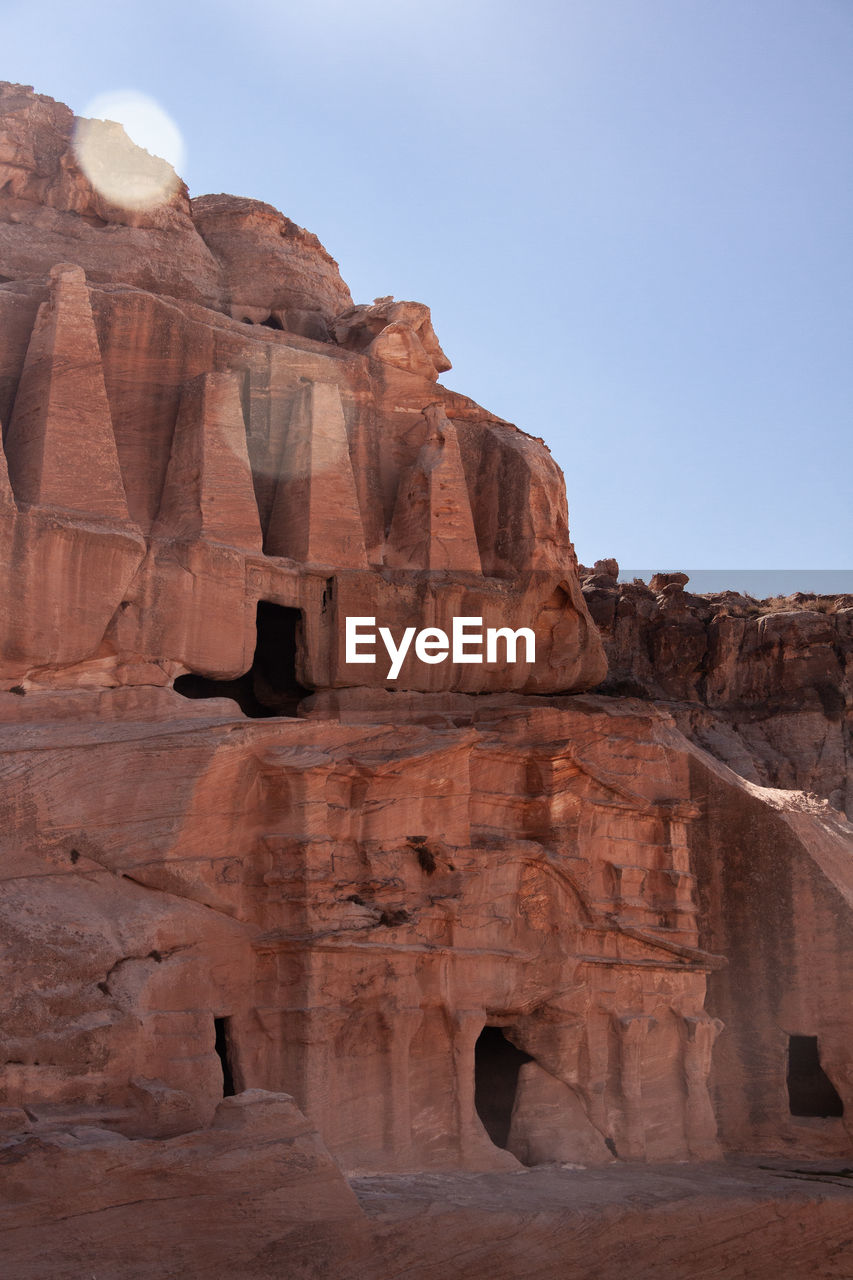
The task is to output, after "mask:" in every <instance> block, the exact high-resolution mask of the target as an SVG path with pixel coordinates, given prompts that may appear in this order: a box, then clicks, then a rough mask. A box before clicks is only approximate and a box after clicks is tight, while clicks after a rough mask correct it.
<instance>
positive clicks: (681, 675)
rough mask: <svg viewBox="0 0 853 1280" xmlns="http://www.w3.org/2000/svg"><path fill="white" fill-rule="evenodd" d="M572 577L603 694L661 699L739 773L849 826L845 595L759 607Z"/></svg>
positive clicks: (852, 606)
mask: <svg viewBox="0 0 853 1280" xmlns="http://www.w3.org/2000/svg"><path fill="white" fill-rule="evenodd" d="M618 573H619V567H618V565H617V564H616V561H614V560H608V561H600V562H598V564H597V565H596V566H595V568H594V569H586V568H582V569H581V579H582V582H583V593H584V599H585V600H586V602H587V605H588V607H589V609H590V612H591V613H592V616H593V618H594V620H595V622H596V625H597V626H598V628H599V631H600V633H601V636H602V639H603V641H604V646H605V651H606V653H607V661H608V668H609V669H608V675H607V680H606V682H605V684H604V685H602V686H601V687H602V688H603V689H606V690H607V691H608V692H611V693H613V694H621V695H630V696H633V697H640V698H647V699H654V700H655V701H657V702H658V703H660V702H665V703H666V706H667V710H668V711H670V712H671V713H672V714H673V715H674V716H675V717H676V719H677V721H678V724H679V727H680V728H681V729H682V731H683V732H684V733H686V734H687V736H688V737H690V738H692V739H693V741H695V742H696V743H698V744H699V745H700V746H702V747H704V748H705V749H706V750H707V751H709V752H710V753H711V754H712V755H715V756H718V757H719V759H721V760H723V761H724V762H725V763H726V764H729V765H731V767H732V768H733V769H735V770H736V771H737V772H738V773H740V774H742V775H743V777H745V778H748V779H749V781H751V782H757V783H760V784H761V785H763V786H769V787H783V788H788V789H791V788H793V789H796V790H799V791H807V792H811V793H814V794H815V795H817V796H822V797H823V798H824V799H826V800H829V801H830V803H831V804H832V805H833V806H834V807H835V808H836V809H839V810H841V812H842V813H846V814H847V816H848V817H849V818H853V596H837V597H820V596H807V595H803V594H798V595H795V596H790V597H788V598H787V599H776V600H765V601H758V600H754V599H752V598H750V597H745V596H742V595H739V594H738V593H737V592H734V591H726V592H722V593H719V594H717V595H711V596H698V595H694V594H693V593H692V592H689V591H686V590H685V587H686V586H687V584H688V581H689V579H688V577H687V575H686V574H675V573H670V574H656V575H655V576H654V577H653V578H652V580H651V583H650V584H649V585H646V583H644V582H643V581H642V580H640V579H637V580H636V581H634V582H633V583H619V582H618V581H617V578H618Z"/></svg>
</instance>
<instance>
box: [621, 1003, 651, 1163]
mask: <svg viewBox="0 0 853 1280" xmlns="http://www.w3.org/2000/svg"><path fill="white" fill-rule="evenodd" d="M616 1025H617V1027H618V1029H619V1085H620V1092H621V1094H622V1141H621V1143H620V1146H619V1155H620V1156H625V1158H626V1159H629V1160H642V1159H643V1158H644V1157H645V1154H646V1126H645V1116H644V1114H643V1051H644V1049H645V1044H646V1036H647V1035H648V1033H649V1031H650V1030H651V1028H652V1027H653V1026H654V1025H655V1020H654V1018H650V1017H648V1016H646V1015H644V1014H626V1015H625V1016H624V1017H621V1018H617V1020H616Z"/></svg>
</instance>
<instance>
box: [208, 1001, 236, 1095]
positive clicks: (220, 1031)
mask: <svg viewBox="0 0 853 1280" xmlns="http://www.w3.org/2000/svg"><path fill="white" fill-rule="evenodd" d="M230 1021H231V1019H230V1018H214V1019H213V1026H214V1029H215V1032H216V1039H215V1042H214V1048H215V1049H216V1052H217V1054H218V1056H219V1061H220V1062H221V1063H222V1096H223V1098H230V1097H232V1096H233V1094H235V1093H236V1092H237V1090H236V1089H235V1088H234V1071H233V1069H232V1066H231V1034H230V1027H229V1023H230Z"/></svg>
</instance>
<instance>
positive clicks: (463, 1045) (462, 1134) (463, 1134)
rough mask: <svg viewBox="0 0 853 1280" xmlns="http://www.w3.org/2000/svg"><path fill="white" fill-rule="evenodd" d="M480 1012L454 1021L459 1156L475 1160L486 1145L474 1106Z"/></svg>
mask: <svg viewBox="0 0 853 1280" xmlns="http://www.w3.org/2000/svg"><path fill="white" fill-rule="evenodd" d="M484 1022H485V1016H484V1014H483V1011H482V1010H481V1009H463V1010H457V1011H456V1012H455V1013H454V1014H453V1017H452V1020H451V1035H452V1039H453V1066H454V1073H455V1076H456V1131H457V1134H458V1141H459V1154H460V1156H461V1157H462V1159H463V1160H466V1159H472V1158H473V1157H474V1156H475V1154H476V1153H478V1152H479V1151H480V1149H481V1148H482V1145H483V1138H482V1134H481V1132H480V1130H479V1126H478V1125H477V1122H476V1114H477V1113H476V1108H475V1105H474V1046H475V1045H476V1043H477V1037H478V1036H479V1034H480V1032H481V1031H482V1029H483V1024H484Z"/></svg>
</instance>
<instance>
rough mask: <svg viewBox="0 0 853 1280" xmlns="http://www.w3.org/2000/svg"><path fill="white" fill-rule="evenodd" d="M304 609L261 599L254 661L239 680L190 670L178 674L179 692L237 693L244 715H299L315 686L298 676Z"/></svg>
mask: <svg viewBox="0 0 853 1280" xmlns="http://www.w3.org/2000/svg"><path fill="white" fill-rule="evenodd" d="M302 625H303V622H302V611H301V609H289V608H287V607H286V606H284V605H280V604H273V603H272V601H270V600H259V601H258V612H257V642H256V644H255V656H254V658H253V659H252V665H251V667H250V668H249V670H248V671H246V672H244V674H243V675H242V676H238V677H237V678H236V680H211V679H209V678H208V677H207V676H199V675H196V674H195V673H194V672H190V673H189V674H188V675H185V676H178V678H177V680H176V681H175V686H174V687H175V691H176V692H177V693H180V694H182V695H183V697H185V698H232V699H233V700H234V702H236V703H237V705H238V706H239V708H240V710H241V711H242V712H243V715H245V716H250V717H251V718H252V719H262V718H264V717H266V716H295V715H296V708H297V707H298V705H299V703H300V701H301V700H302V699H303V698H304V697H306V696H307V694H308V693H309V692H310V690H308V689H305V688H303V686H302V685H301V684H300V683H299V681H298V680H297V679H296V650H297V645H298V643H299V640H300V638H301V632H302Z"/></svg>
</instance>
